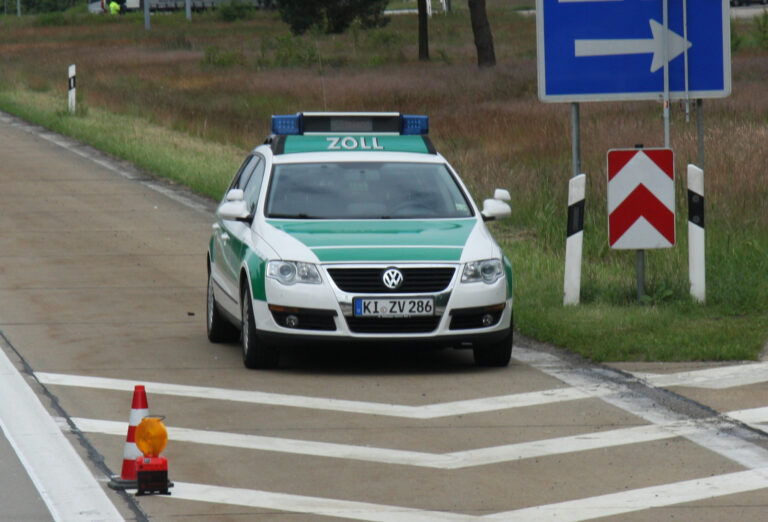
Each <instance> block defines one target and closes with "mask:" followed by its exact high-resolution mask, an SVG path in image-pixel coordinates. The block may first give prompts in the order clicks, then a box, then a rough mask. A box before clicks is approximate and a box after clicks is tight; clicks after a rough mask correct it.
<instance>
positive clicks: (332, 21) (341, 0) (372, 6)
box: [277, 0, 389, 35]
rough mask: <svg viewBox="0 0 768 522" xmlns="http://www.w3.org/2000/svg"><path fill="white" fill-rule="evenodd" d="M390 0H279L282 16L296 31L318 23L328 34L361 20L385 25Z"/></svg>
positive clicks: (302, 31) (299, 31)
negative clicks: (385, 9)
mask: <svg viewBox="0 0 768 522" xmlns="http://www.w3.org/2000/svg"><path fill="white" fill-rule="evenodd" d="M388 3H389V0H280V3H279V4H278V7H277V8H278V10H279V11H280V17H281V18H282V19H283V21H284V22H285V23H287V24H288V25H289V26H290V27H291V32H292V33H293V34H296V35H300V34H304V33H306V32H307V31H308V30H309V29H311V28H312V27H317V28H318V29H320V31H321V32H324V33H327V34H340V33H343V32H344V31H346V30H347V28H349V26H350V25H351V24H352V22H353V21H355V20H359V21H360V24H361V25H362V27H363V28H364V29H368V28H371V27H383V26H385V25H386V24H387V23H388V22H389V19H388V18H386V17H385V16H384V8H386V7H387V4H388Z"/></svg>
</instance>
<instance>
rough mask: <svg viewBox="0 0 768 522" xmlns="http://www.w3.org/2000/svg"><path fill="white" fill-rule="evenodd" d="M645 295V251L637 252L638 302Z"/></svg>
mask: <svg viewBox="0 0 768 522" xmlns="http://www.w3.org/2000/svg"><path fill="white" fill-rule="evenodd" d="M644 295H645V250H638V251H637V300H638V301H639V300H640V299H642V297H643V296H644Z"/></svg>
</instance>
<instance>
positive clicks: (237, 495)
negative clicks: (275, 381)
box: [164, 482, 476, 522]
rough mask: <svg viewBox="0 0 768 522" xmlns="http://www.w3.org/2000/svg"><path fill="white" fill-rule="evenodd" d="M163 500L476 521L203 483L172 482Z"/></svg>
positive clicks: (415, 521)
mask: <svg viewBox="0 0 768 522" xmlns="http://www.w3.org/2000/svg"><path fill="white" fill-rule="evenodd" d="M164 498H167V499H181V500H195V501H198V502H211V503H214V504H228V505H233V506H244V507H251V508H261V509H274V510H277V511H288V512H293V513H308V514H311V515H323V516H328V517H341V518H351V519H355V520H372V521H377V522H433V521H437V520H445V521H467V520H476V517H472V516H469V515H459V514H453V513H446V512H442V511H422V510H420V509H413V508H406V507H399V506H386V505H382V504H370V503H367V502H354V501H350V500H336V499H330V498H320V497H305V496H302V495H290V494H287V493H274V492H271V491H258V490H253V489H240V488H226V487H221V486H211V485H206V484H190V483H188V482H175V483H174V487H173V494H172V495H170V496H168V497H164Z"/></svg>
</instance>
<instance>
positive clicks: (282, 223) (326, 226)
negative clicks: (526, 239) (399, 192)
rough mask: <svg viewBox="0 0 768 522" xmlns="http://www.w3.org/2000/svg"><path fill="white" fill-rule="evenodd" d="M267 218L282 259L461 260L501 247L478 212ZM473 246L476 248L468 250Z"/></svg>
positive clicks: (269, 232) (267, 229) (270, 236)
mask: <svg viewBox="0 0 768 522" xmlns="http://www.w3.org/2000/svg"><path fill="white" fill-rule="evenodd" d="M266 224H267V227H265V232H266V234H265V235H266V236H268V237H265V239H266V240H267V241H268V242H269V244H270V245H271V246H272V247H273V248H275V250H276V251H277V252H278V253H279V254H280V256H281V257H282V258H283V259H293V260H297V261H302V260H304V261H312V262H322V263H334V262H339V263H345V262H390V261H391V262H418V261H427V262H461V261H465V260H466V258H467V257H468V256H469V257H471V258H474V259H482V258H484V257H492V256H493V255H494V251H495V247H496V245H495V242H494V241H493V239H492V238H491V237H490V234H489V233H488V231H487V229H486V228H485V226H484V225H483V224H482V222H481V221H479V220H477V219H475V218H465V219H435V220H412V219H409V220H395V219H393V220H361V221H348V220H339V221H335V220H322V221H313V220H286V219H268V220H267V221H266ZM496 248H497V247H496ZM469 250H471V251H472V254H468V253H467V252H468V251H469ZM496 255H500V254H498V253H497V254H496ZM312 258H314V259H312Z"/></svg>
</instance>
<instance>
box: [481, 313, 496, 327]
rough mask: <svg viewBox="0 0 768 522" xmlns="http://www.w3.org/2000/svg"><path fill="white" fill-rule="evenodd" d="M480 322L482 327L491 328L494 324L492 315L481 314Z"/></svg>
mask: <svg viewBox="0 0 768 522" xmlns="http://www.w3.org/2000/svg"><path fill="white" fill-rule="evenodd" d="M481 321H482V323H483V326H491V325H492V324H493V323H494V322H495V321H494V319H493V315H492V314H483V318H482V319H481Z"/></svg>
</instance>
